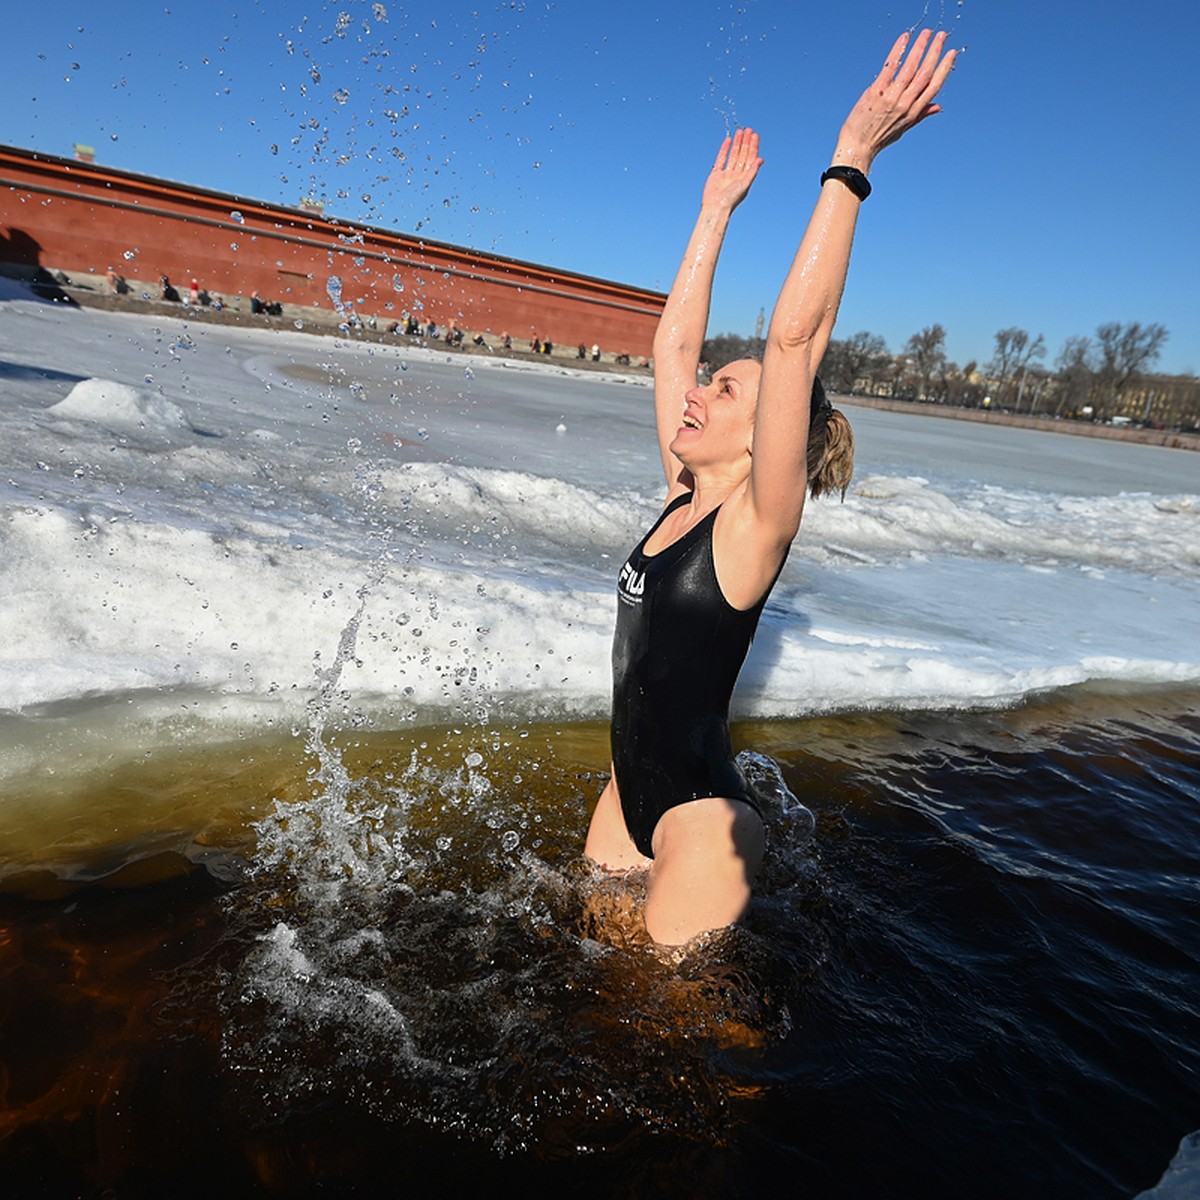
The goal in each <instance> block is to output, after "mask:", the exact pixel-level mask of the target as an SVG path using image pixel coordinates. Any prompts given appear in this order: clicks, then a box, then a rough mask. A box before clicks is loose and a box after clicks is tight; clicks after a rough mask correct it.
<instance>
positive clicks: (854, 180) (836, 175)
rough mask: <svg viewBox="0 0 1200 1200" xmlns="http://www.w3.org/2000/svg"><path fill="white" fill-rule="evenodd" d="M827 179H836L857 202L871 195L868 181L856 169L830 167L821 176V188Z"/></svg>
mask: <svg viewBox="0 0 1200 1200" xmlns="http://www.w3.org/2000/svg"><path fill="white" fill-rule="evenodd" d="M827 179H836V180H838V181H839V182H841V183H844V184H845V185H846V186H847V187H848V188H849V189H850V190H851V191H852V192H853V193H854V194H855V195H856V196H857V197H858V198H859V200H865V199H866V198H867V197H868V196H869V195H870V194H871V182H870V180H869V179H867V177H866V176H865V175H864V174H863V173H862V172H861V171H860V170H859V169H858V168H857V167H830V168H829V170H828V171H826V172H825V174H824V175H822V176H821V186H822V187H824V186H825V180H827Z"/></svg>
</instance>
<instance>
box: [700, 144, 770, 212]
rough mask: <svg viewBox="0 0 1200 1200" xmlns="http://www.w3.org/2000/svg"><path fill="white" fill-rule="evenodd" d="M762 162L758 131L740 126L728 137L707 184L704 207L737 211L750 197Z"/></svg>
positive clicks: (703, 201) (702, 203)
mask: <svg viewBox="0 0 1200 1200" xmlns="http://www.w3.org/2000/svg"><path fill="white" fill-rule="evenodd" d="M762 164H763V160H762V159H761V158H759V156H758V134H757V133H755V132H754V130H753V129H739V130H738V131H737V132H736V133H735V134H734V135H733V137H731V138H730V137H727V138H726V139H725V140H724V141H723V142H722V143H721V149H720V150H719V151H718V152H717V161H716V162H715V163H714V164H713V169H712V171H711V172H709V176H708V179H707V181H706V182H705V184H704V195H703V197H702V198H701V201H700V207H701V208H702V209H703V208H709V209H723V210H724V211H725V212H733V210H734V209H735V208H737V206H738V205H739V204H741V202H742V201H743V200H744V199H745V198H746V193H747V192H748V191H749V190H750V185H751V184H752V183H753V182H754V177H755V176H756V175H757V174H758V168H759V167H761V166H762Z"/></svg>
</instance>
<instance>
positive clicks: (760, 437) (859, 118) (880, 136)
mask: <svg viewBox="0 0 1200 1200" xmlns="http://www.w3.org/2000/svg"><path fill="white" fill-rule="evenodd" d="M945 39H946V35H945V34H944V33H938V34H936V35H932V34H931V33H930V31H929V30H925V31H923V32H922V33H921V34H920V35H919V36H918V37H917V39H916V41H915V42H914V43H913V44H912V47H911V49H909V37H908V34H904V35H902V36H901V37H900V38H898V39H897V41H896V43H895V45H894V46H893V47H892V49H891V52H890V53H889V54H888V57H887V60H886V62H885V63H884V65H883V69H882V70H881V71H880V73H879V75H878V76H877V77H876V79H875V81H874V82H873V83H872V84H871V86H870V87H868V88H867V90H866V91H865V92H864V93H863V94H862V96H861V98H860V99H859V100H858V102H857V104H855V106H854V108H853V109H852V110H851V112H850V115H849V116H848V117H847V118H846V121H845V124H844V125H843V126H842V129H841V133H840V134H839V136H838V142H837V147H836V149H835V151H834V154H833V163H832V166H831V170H830V173H829V174H827V175H826V178H825V182H824V183H823V185H822V187H821V193H820V196H819V198H818V200H817V204H816V208H815V210H814V211H813V215H812V218H811V220H810V221H809V223H808V228H807V229H806V231H805V233H804V238H803V240H802V241H801V243H800V248H799V250H798V251H797V252H796V256H795V259H794V260H793V262H792V265H791V268H790V270H789V271H788V274H787V278H786V279H785V280H784V284H783V288H782V290H781V291H780V294H779V299H778V301H777V302H776V304H775V309H774V312H773V314H772V317H771V324H770V326H769V328H768V332H767V341H766V347H765V351H764V356H763V371H762V380H761V383H760V387H759V397H758V410H757V415H756V420H755V430H754V446H753V459H752V464H751V469H750V482H749V486H748V489H747V493H746V499H747V501H748V505H747V508H748V512H746V513H745V514H744V520H745V519H747V518H748V524H749V525H752V526H753V527H754V533H755V534H756V537H755V539H754V540H756V541H758V542H759V546H760V548H761V549H763V550H767V549H768V548H769V546H770V545H774V546H776V547H778V548H779V552H780V553H782V550H783V548H784V547H786V545H787V544H788V543H789V542H790V541H791V540H792V538H793V537H794V536H795V534H796V530H797V529H798V528H799V525H800V516H801V513H802V511H803V507H804V498H805V490H806V486H807V472H806V468H805V458H806V453H807V449H808V430H809V398H810V396H811V394H812V387H813V379H814V377H815V376H816V373H817V370H818V368H819V367H820V364H821V359H822V357H823V356H824V354H825V349H826V347H827V346H828V345H829V338H830V335H831V334H832V332H833V326H834V321H835V319H836V317H837V311H838V305H839V304H840V302H841V298H842V290H843V288H844V286H845V282H846V272H847V269H848V267H849V264H850V248H851V244H852V242H853V239H854V227H855V223H856V221H857V219H858V210H859V207H860V205H861V203H862V201H861V200H860V198H859V194H860V192H862V191H863V190H864V189H863V187H862V185H863V184H865V182H866V173H867V172H868V171H869V170H870V168H871V164H872V163H873V162H874V160H875V156H876V155H877V154H878V153H879V152H880V151H881V150H882V149H883V148H884V147H885V146H889V145H891V144H892V143H893V142H895V141H896V140H898V139H899V138H900V137H902V136H903V135H904V134H905V133H906V132H907V131H908V130H909V129H911V128H913V126H914V125H917V124H919V123H920V122H921V121H923V120H924V119H925V118H926V117H928V116H931V115H932V114H934V113H936V112H939V111H940V108H939V106H938V105H937V104H935V103H934V102H933V101H934V97H935V96H936V95H937V94H938V91H939V90H940V89H941V87H942V84H943V83H944V82H945V81H946V77H947V75H949V73H950V70H951V68H952V67H953V65H954V57H955V52H954V51H953V50H951V51H949V52H947V53H943V51H944V47H945ZM906 50H907V51H908V53H907V54H906ZM845 168H849V169H850V170H849V172H846V171H845V170H844V169H845ZM867 190H869V185H868V189H867ZM743 532H744V533H749V532H750V529H749V528H746V527H745V526H744V527H743Z"/></svg>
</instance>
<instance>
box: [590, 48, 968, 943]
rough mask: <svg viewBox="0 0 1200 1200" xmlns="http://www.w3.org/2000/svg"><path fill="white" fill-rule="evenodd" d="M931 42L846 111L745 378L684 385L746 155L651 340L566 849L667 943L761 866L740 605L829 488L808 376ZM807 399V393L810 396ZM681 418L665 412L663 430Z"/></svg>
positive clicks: (831, 435)
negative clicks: (577, 842) (616, 876)
mask: <svg viewBox="0 0 1200 1200" xmlns="http://www.w3.org/2000/svg"><path fill="white" fill-rule="evenodd" d="M945 40H946V35H945V34H944V33H938V34H936V35H933V34H931V33H930V31H929V30H925V31H923V32H922V33H921V34H920V35H919V36H918V37H917V39H916V41H915V42H914V43H913V45H912V47H911V50H909V51H908V53H907V54H906V53H905V51H906V50H907V49H908V42H909V37H908V34H904V35H902V36H901V37H900V38H898V39H897V41H896V44H895V45H894V46H893V47H892V50H891V53H890V54H889V55H888V58H887V61H886V62H885V63H884V66H883V69H882V70H881V71H880V73H879V76H878V77H877V78H876V80H875V81H874V83H872V84H871V86H870V87H869V88H868V89H867V90H866V91H865V92H864V93H863V95H862V97H861V98H860V99H859V101H858V103H857V104H856V105H855V106H854V108H853V110H852V111H851V113H850V115H849V116H848V117H847V118H846V122H845V124H844V125H843V126H842V130H841V133H840V135H839V137H838V142H837V148H836V150H835V151H834V155H833V164H832V165H831V167H830V169H829V170H828V171H827V172H825V174H824V175H823V176H822V177H821V192H820V196H819V198H818V200H817V205H816V209H815V210H814V212H813V215H812V218H811V219H810V221H809V224H808V228H807V230H806V231H805V234H804V238H803V240H802V241H801V243H800V248H799V250H798V251H797V253H796V256H795V259H794V261H793V262H792V266H791V269H790V270H789V272H788V275H787V278H786V279H785V281H784V284H783V288H782V290H781V291H780V294H779V299H778V301H777V302H776V305H775V311H774V313H773V315H772V317H771V324H770V328H769V329H768V332H767V341H766V348H765V353H764V355H763V361H762V364H761V366H760V365H759V364H758V363H757V362H752V361H749V360H743V361H739V362H734V363H730V364H729V365H728V366H726V367H724V368H723V369H721V370H719V371H717V372H716V373H715V375H714V377H713V379H712V382H711V383H709V384H707V385H705V386H702V387H699V386H697V385H696V375H697V369H698V366H699V361H700V351H701V347H702V345H703V342H704V334H705V328H706V325H707V323H708V308H709V299H710V297H711V294H712V283H713V275H714V272H715V270H716V265H717V257H718V255H719V253H720V249H721V242H722V240H723V238H724V235H725V230H726V228H727V226H728V223H729V218H730V216H731V215H732V213H733V210H734V209H735V208H736V207H737V206H738V204H740V203H741V201H742V200H743V199H744V198H745V196H746V193H747V192H748V191H749V190H750V185H751V184H752V183H753V182H754V178H755V176H756V175H757V174H758V169H759V167H760V166H761V165H762V159H761V158H759V156H758V135H757V134H755V133H754V132H753V131H752V130H749V129H741V130H738V132H737V134H736V135H735V136H734V137H733V138H732V139H730V138H726V139H725V142H724V144H723V145H722V146H721V150H720V152H719V153H718V155H717V160H716V163H715V165H714V166H713V169H712V172H711V173H710V175H709V177H708V181H707V182H706V184H705V186H704V193H703V197H702V199H701V204H700V216H699V219H698V220H697V222H696V226H695V229H694V230H693V231H692V236H691V240H690V241H689V243H688V247H687V251H686V253H685V254H684V258H683V262H682V264H681V266H680V268H679V273H678V275H677V276H676V278H675V283H674V285H673V286H672V288H671V294H670V296H669V297H668V298H667V303H666V306H665V308H664V309H663V315H662V319H661V321H660V322H659V326H658V330H657V332H656V334H655V338H654V356H655V368H654V402H655V409H656V412H657V419H658V440H659V447H660V450H661V452H662V460H663V468H664V470H665V471H666V478H667V504H666V508H665V510H664V512H663V514H662V516H661V517H660V518H659V520H658V522H657V523H656V524H655V525H654V527H653V528H652V529H651V530H650V532H649V533H648V534H647V535H646V537H645V538H644V539H643V540H642V542H641V543H640V544H639V545H638V547H637V548H636V549H635V550H634V552H633V553H632V554H631V555H630V557H629V559H628V560H627V562H626V563H625V565H624V567H623V568H622V569H621V575H620V579H619V581H618V601H619V602H618V606H617V609H618V611H617V631H616V637H615V639H614V643H613V676H614V685H613V720H612V745H613V775H612V778H611V779H610V781H609V783H608V786H607V787H606V788H605V789H604V792H603V793H602V794H601V796H600V800H599V802H598V803H597V806H596V811H595V813H594V814H593V816H592V822H591V827H590V829H589V831H588V838H587V845H586V847H585V853H586V854H587V856H588V857H589V858H591V859H592V860H593V861H594V862H596V863H598V864H599V865H600V866H601V867H603V868H604V869H606V870H608V871H611V872H625V871H629V870H648V872H649V874H648V876H647V890H646V909H645V921H646V929H647V932H648V933H649V934H650V936H651V937H652V938H653V939H654V941H655V942H657V943H659V944H660V945H668V946H679V945H682V944H683V943H685V942H687V941H689V940H690V939H691V938H693V937H695V936H696V935H698V934H700V933H703V932H705V931H708V930H713V929H719V928H721V927H723V926H725V925H730V924H732V923H734V922H735V921H737V920H739V919H740V918H741V916H742V915H743V914H744V913H745V911H746V908H747V907H748V905H749V903H750V889H751V884H752V883H753V880H754V876H755V873H756V872H757V870H758V866H759V863H760V861H761V860H762V855H763V823H762V818H761V816H760V814H759V812H758V810H757V802H756V800H755V798H754V796H753V794H752V793H751V791H750V790H749V788H748V787H747V786H746V782H745V780H744V778H743V777H742V775H741V772H740V771H739V770H738V768H737V766H736V764H735V763H734V762H733V756H732V751H731V749H730V742H729V729H728V705H729V698H730V695H731V693H732V691H733V685H734V682H735V680H736V678H737V674H738V671H739V670H740V668H741V665H742V661H743V659H744V658H745V655H746V651H747V649H748V648H749V644H750V639H751V637H752V635H753V633H754V628H755V626H756V625H757V623H758V616H759V613H760V612H761V611H762V607H763V605H764V604H765V603H766V599H767V595H768V593H769V592H770V590H771V587H772V585H773V584H774V582H775V579H776V577H777V576H778V574H779V571H780V569H781V568H782V566H783V561H784V558H785V557H786V555H787V551H788V547H789V545H790V544H791V541H792V538H793V537H795V535H796V531H797V530H798V529H799V527H800V517H801V514H802V512H803V509H804V499H805V493H806V492H807V491H811V492H812V494H813V495H819V494H821V493H822V492H825V491H832V490H834V489H840V490H841V491H842V492H843V493H844V492H845V488H846V485H847V484H848V483H849V479H850V469H851V467H852V463H853V445H852V442H851V441H850V437H849V425H848V424H847V423H846V421H845V418H843V417H842V416H841V414H840V413H835V412H833V410H832V409H830V408H829V406H828V403H827V402H826V401H825V398H824V393H823V392H822V391H821V388H820V384H819V382H818V381H817V368H818V367H819V366H820V363H821V358H822V356H823V355H824V353H825V348H826V346H827V345H828V344H829V338H830V335H831V334H832V332H833V325H834V320H835V318H836V316H837V309H838V304H839V302H840V300H841V296H842V289H843V287H844V285H845V281H846V270H847V268H848V266H849V262H850V247H851V242H852V240H853V236H854V226H855V222H856V220H857V217H858V209H859V205H860V204H861V203H862V201H863V200H864V199H865V198H866V196H867V194H868V193H869V191H870V185H869V184H868V183H867V180H866V172H867V171H869V170H870V167H871V164H872V162H873V161H874V159H875V156H876V155H877V154H878V153H879V151H880V150H882V149H883V148H884V147H885V146H888V145H890V144H891V143H892V142H894V141H896V140H897V139H898V138H900V137H901V136H902V135H903V134H905V133H906V132H907V131H908V130H909V129H911V128H912V127H913V126H914V125H917V124H918V123H919V122H921V121H923V120H924V119H925V118H926V117H928V116H931V115H932V114H933V113H936V112H938V111H940V110H939V106H938V105H936V104H935V103H934V102H933V101H934V97H935V96H936V95H937V93H938V91H939V90H940V89H941V87H942V84H943V83H944V82H945V80H946V77H947V75H948V74H949V73H950V70H951V68H952V67H953V65H954V57H955V52H954V51H953V50H951V51H949V52H945ZM810 398H811V399H810ZM681 408H682V419H681Z"/></svg>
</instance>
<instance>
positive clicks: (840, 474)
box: [806, 377, 854, 500]
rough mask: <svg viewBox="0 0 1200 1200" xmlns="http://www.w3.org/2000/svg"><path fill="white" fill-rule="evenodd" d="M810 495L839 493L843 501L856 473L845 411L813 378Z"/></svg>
mask: <svg viewBox="0 0 1200 1200" xmlns="http://www.w3.org/2000/svg"><path fill="white" fill-rule="evenodd" d="M806 468H807V471H808V494H809V495H810V496H812V497H814V499H815V498H816V497H817V496H825V495H828V494H829V493H830V492H840V493H841V497H842V499H843V500H845V498H846V489H847V488H848V487H849V486H850V477H851V475H853V474H854V433H853V432H852V431H851V429H850V422H849V421H847V420H846V417H845V414H844V413H841V412H839V411H838V410H837V409H836V408H834V407H833V405H832V404H830V403H829V397H828V396H826V395H825V388H824V387H823V386H822V385H821V381H820V379H818V378H815V377H814V379H813V390H812V402H811V409H810V416H809V422H808V461H807V463H806Z"/></svg>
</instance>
